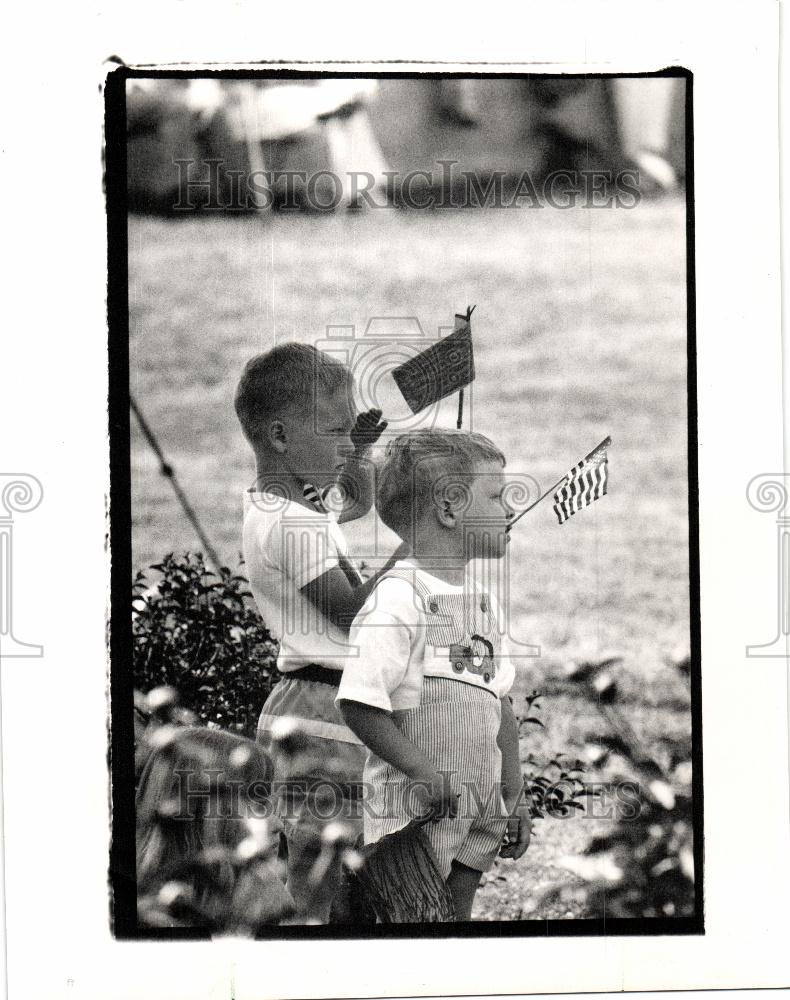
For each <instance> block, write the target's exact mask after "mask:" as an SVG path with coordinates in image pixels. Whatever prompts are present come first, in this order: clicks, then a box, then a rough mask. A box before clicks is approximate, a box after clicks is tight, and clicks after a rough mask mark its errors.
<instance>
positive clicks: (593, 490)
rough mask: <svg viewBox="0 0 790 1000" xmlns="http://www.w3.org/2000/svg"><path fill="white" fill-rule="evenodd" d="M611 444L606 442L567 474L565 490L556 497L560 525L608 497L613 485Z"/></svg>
mask: <svg viewBox="0 0 790 1000" xmlns="http://www.w3.org/2000/svg"><path fill="white" fill-rule="evenodd" d="M611 443H612V439H611V438H609V437H607V438H605V439H604V440H603V441H601V443H600V444H599V445H598V447H597V448H594V449H593V450H592V451H591V452H590V454H589V455H586V456H585V457H584V458H583V459H582V460H581V462H579V464H578V465H574V467H573V468H572V469H571V471H570V472H569V473H567V474H566V476H565V479H564V480H563V483H562V486H560V488H559V489H558V490H557V492H556V493H555V494H554V513H555V514H556V515H557V520H558V521H559V523H560V524H563V523H564V522H565V521H567V520H568V518H569V517H570V516H571V515H572V514H575V513H576V511H577V510H581V509H582V508H583V507H588V506H589V505H590V504H591V503H592V502H593V500H597V499H598V498H599V497H602V496H605V495H606V486H607V483H608V481H609V465H608V461H609V459H608V456H607V453H606V449H607V448H608V446H609V445H610V444H611Z"/></svg>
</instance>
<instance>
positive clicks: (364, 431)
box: [351, 409, 387, 455]
mask: <svg viewBox="0 0 790 1000" xmlns="http://www.w3.org/2000/svg"><path fill="white" fill-rule="evenodd" d="M386 428H387V421H386V420H382V419H381V410H375V409H374V410H367V411H366V412H365V413H360V414H359V415H358V416H357V419H356V421H355V423H354V426H353V428H352V429H351V443H352V444H353V445H354V451H355V452H356V453H357V455H364V454H365V452H366V451H367V450H368V448H371V447H372V446H373V445H374V444H375V443H376V442H377V441H378V439H379V438H380V437H381V435H382V434H383V433H384V431H385V430H386Z"/></svg>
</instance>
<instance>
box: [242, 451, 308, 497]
mask: <svg viewBox="0 0 790 1000" xmlns="http://www.w3.org/2000/svg"><path fill="white" fill-rule="evenodd" d="M303 487H304V480H303V479H300V477H299V476H298V475H296V473H294V472H293V471H292V470H291V469H289V468H288V467H287V465H286V464H285V463H283V462H282V461H280V460H279V456H269V455H257V454H256V456H255V482H254V483H253V486H252V488H253V490H254V491H255V492H256V493H269V492H274V493H276V494H277V495H278V496H281V495H283V494H285V495H286V498H287V499H288V500H291V501H292V502H293V503H299V504H302V506H304V507H310V506H311V505H310V502H309V501H308V500H306V499H305V495H304V490H303Z"/></svg>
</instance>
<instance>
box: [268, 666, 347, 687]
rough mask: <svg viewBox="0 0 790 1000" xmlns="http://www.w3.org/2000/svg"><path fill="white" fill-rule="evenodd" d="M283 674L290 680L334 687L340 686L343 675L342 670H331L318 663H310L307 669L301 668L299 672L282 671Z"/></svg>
mask: <svg viewBox="0 0 790 1000" xmlns="http://www.w3.org/2000/svg"><path fill="white" fill-rule="evenodd" d="M281 673H282V676H283V677H286V678H288V679H289V680H290V679H293V680H300V681H317V682H318V683H319V684H330V685H331V686H332V687H339V686H340V678H341V677H342V675H343V671H342V670H329V669H328V668H327V667H322V666H320V665H319V664H318V663H308V664H307V666H306V667H300V668H299V670H287V671H281Z"/></svg>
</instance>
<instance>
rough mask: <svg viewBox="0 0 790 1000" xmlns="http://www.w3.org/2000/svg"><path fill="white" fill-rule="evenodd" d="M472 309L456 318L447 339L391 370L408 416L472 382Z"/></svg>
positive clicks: (473, 363) (438, 341) (439, 341)
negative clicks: (406, 405) (407, 406)
mask: <svg viewBox="0 0 790 1000" xmlns="http://www.w3.org/2000/svg"><path fill="white" fill-rule="evenodd" d="M474 308H475V307H474V306H471V307H470V308H468V309H467V310H466V313H464V314H456V317H455V329H454V330H453V332H452V333H451V334H450V335H449V336H447V337H443V338H442V340H437V341H436V343H435V344H431V346H430V347H429V348H428V349H427V350H425V351H422V352H421V353H420V354H418V355H417V356H416V357H414V358H409V360H408V361H405V362H404V363H403V364H402V365H399V366H398V367H397V368H395V369H394V370H393V372H392V377H393V378H394V379H395V383H396V385H397V386H398V388H399V389H400V391H401V393H402V395H403V398H404V399H405V400H406V402H407V403H408V405H409V409H410V410H411V412H412V413H419V412H420V410H424V409H425V408H426V407H427V406H431V405H432V404H433V403H438V402H439V400H440V399H444V398H445V396H449V395H450V394H451V393H453V392H458V391H459V390H461V391H463V387H464V386H465V385H469V383H470V382H472V381H473V380H474V377H475V359H474V352H473V349H472V325H471V322H470V320H471V316H472V312H473V311H474Z"/></svg>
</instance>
